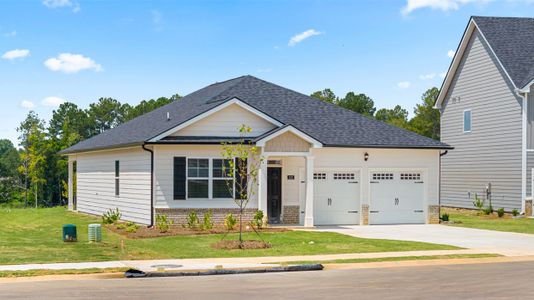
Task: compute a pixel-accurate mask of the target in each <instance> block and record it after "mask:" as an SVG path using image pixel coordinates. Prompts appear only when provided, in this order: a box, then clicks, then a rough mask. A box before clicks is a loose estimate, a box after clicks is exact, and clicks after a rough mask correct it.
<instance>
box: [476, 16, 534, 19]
mask: <svg viewBox="0 0 534 300" xmlns="http://www.w3.org/2000/svg"><path fill="white" fill-rule="evenodd" d="M471 18H485V19H524V20H528V19H534V17H501V16H475V15H473V16H471Z"/></svg>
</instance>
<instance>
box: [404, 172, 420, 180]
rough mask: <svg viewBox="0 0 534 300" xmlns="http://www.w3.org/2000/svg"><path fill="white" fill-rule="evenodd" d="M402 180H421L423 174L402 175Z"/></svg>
mask: <svg viewBox="0 0 534 300" xmlns="http://www.w3.org/2000/svg"><path fill="white" fill-rule="evenodd" d="M400 179H401V180H421V173H401V174H400Z"/></svg>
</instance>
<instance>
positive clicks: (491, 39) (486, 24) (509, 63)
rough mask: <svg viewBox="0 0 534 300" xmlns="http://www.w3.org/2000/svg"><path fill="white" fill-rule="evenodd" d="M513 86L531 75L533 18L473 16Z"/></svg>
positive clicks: (533, 74) (533, 64)
mask: <svg viewBox="0 0 534 300" xmlns="http://www.w3.org/2000/svg"><path fill="white" fill-rule="evenodd" d="M473 20H474V21H475V23H476V25H477V26H478V28H479V29H480V31H481V32H482V34H483V35H484V37H485V38H486V40H487V41H488V43H489V44H490V46H491V48H492V49H493V51H494V52H495V55H497V57H498V58H499V60H500V61H501V63H502V64H503V67H504V68H505V69H506V72H507V73H508V74H509V75H510V77H511V79H512V81H513V82H514V84H515V86H516V87H518V88H523V87H524V86H525V85H526V84H528V83H529V82H530V81H531V80H533V79H534V18H509V17H506V18H505V17H478V16H475V17H473Z"/></svg>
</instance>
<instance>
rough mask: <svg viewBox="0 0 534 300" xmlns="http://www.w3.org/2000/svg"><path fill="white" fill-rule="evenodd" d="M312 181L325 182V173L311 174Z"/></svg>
mask: <svg viewBox="0 0 534 300" xmlns="http://www.w3.org/2000/svg"><path fill="white" fill-rule="evenodd" d="M313 179H315V180H325V179H326V173H313Z"/></svg>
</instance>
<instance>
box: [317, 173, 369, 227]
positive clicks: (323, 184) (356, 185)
mask: <svg viewBox="0 0 534 300" xmlns="http://www.w3.org/2000/svg"><path fill="white" fill-rule="evenodd" d="M313 179H314V180H313V188H314V191H313V192H314V202H313V205H314V207H313V211H314V215H313V217H314V223H315V224H316V225H347V224H359V223H360V173H359V172H358V171H350V170H342V171H339V170H335V171H333V170H316V171H315V172H314V174H313Z"/></svg>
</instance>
